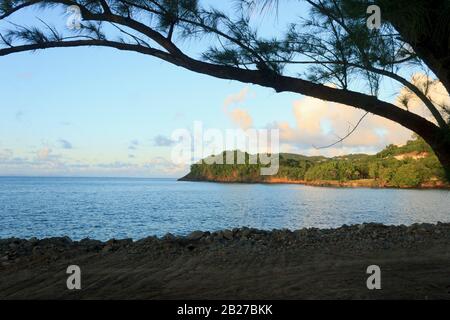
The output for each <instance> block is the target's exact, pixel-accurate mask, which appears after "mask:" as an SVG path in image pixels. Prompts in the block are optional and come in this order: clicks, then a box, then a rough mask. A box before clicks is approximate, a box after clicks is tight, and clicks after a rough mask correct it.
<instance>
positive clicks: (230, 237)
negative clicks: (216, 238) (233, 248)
mask: <svg viewBox="0 0 450 320" xmlns="http://www.w3.org/2000/svg"><path fill="white" fill-rule="evenodd" d="M222 235H223V237H224V238H225V239H227V240H233V231H231V230H228V229H225V230H223V231H222Z"/></svg>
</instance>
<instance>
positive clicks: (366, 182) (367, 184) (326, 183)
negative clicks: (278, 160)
mask: <svg viewBox="0 0 450 320" xmlns="http://www.w3.org/2000/svg"><path fill="white" fill-rule="evenodd" d="M177 181H190V182H216V183H249V184H299V185H305V186H312V187H331V188H371V189H424V190H427V189H443V190H450V184H448V183H444V182H442V181H439V180H436V181H428V182H426V183H422V184H421V185H419V186H414V187H410V186H402V187H397V186H390V185H386V184H381V183H379V182H378V181H376V180H374V179H360V180H349V181H337V180H315V181H308V180H290V179H286V178H268V179H262V180H254V179H240V180H238V179H235V178H232V179H229V178H226V179H225V178H216V177H212V178H204V177H190V176H189V174H187V175H186V176H184V177H181V178H179V179H177Z"/></svg>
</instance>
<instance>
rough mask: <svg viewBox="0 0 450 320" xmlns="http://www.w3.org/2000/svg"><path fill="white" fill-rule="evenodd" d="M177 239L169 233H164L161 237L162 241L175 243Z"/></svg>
mask: <svg viewBox="0 0 450 320" xmlns="http://www.w3.org/2000/svg"><path fill="white" fill-rule="evenodd" d="M176 239H177V238H176V237H175V236H174V235H173V234H171V233H166V234H165V235H164V236H163V237H162V240H164V241H175V240H176Z"/></svg>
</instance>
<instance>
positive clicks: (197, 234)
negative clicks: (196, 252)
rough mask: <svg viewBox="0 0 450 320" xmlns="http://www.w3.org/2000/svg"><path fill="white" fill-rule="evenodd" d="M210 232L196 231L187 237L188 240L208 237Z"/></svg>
mask: <svg viewBox="0 0 450 320" xmlns="http://www.w3.org/2000/svg"><path fill="white" fill-rule="evenodd" d="M207 235H208V234H207V233H206V232H203V231H194V232H191V233H190V234H189V235H188V236H187V237H186V239H187V240H194V241H195V240H200V239H201V238H203V237H206V236H207Z"/></svg>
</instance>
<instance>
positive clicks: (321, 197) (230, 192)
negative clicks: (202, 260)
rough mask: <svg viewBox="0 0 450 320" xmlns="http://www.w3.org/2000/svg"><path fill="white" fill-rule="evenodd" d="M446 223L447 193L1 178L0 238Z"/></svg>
mask: <svg viewBox="0 0 450 320" xmlns="http://www.w3.org/2000/svg"><path fill="white" fill-rule="evenodd" d="M438 221H441V222H450V191H448V190H398V189H345V188H323V187H311V186H302V185H292V184H278V185H264V184H220V183H210V182H181V181H176V180H175V179H135V178H53V177H45V178H42V177H0V238H7V237H20V238H30V237H38V238H42V237H53V236H69V237H71V238H72V239H76V240H79V239H82V238H86V237H89V238H94V239H99V240H107V239H111V238H133V239H140V238H144V237H147V236H149V235H156V236H163V235H164V234H166V233H168V232H170V233H172V234H175V235H185V234H188V233H189V232H191V231H193V230H208V231H214V230H219V229H224V228H234V227H242V226H248V227H254V228H259V229H266V230H271V229H280V228H287V229H291V230H295V229H299V228H303V227H316V228H330V227H339V226H341V225H343V224H347V225H350V224H357V223H363V222H379V223H384V224H394V225H399V224H405V225H410V224H413V223H416V222H430V223H436V222H438Z"/></svg>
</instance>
